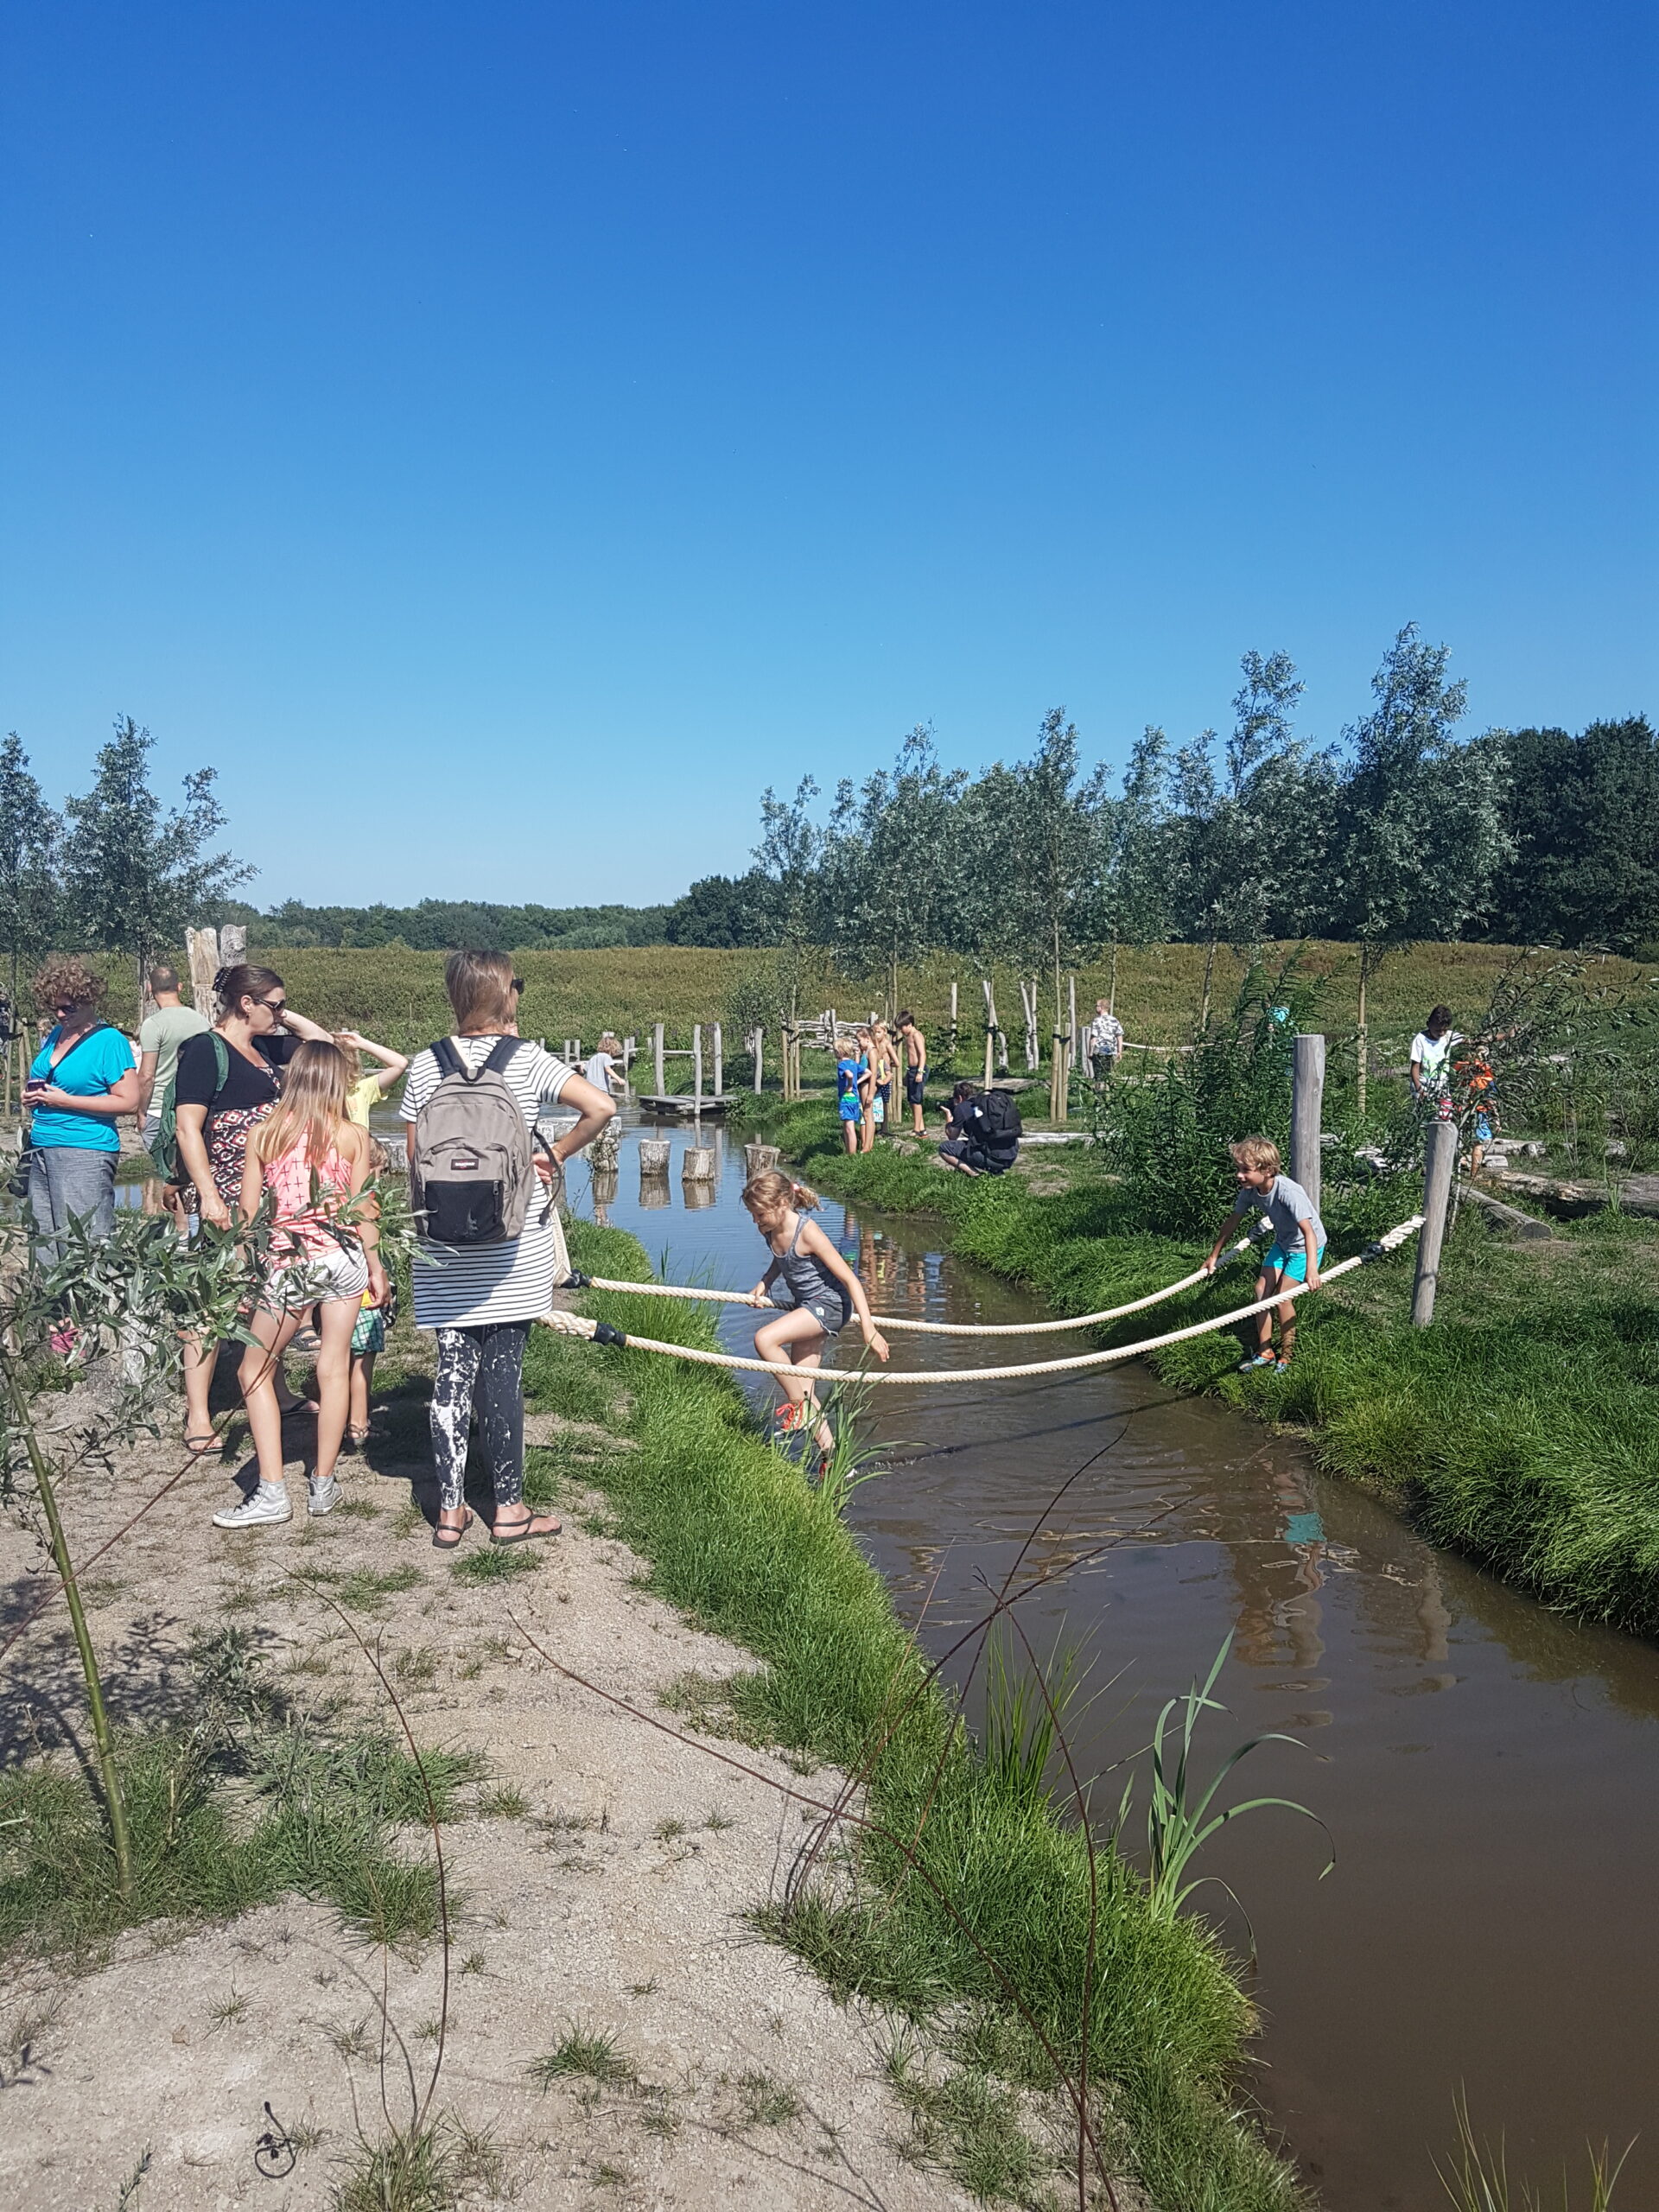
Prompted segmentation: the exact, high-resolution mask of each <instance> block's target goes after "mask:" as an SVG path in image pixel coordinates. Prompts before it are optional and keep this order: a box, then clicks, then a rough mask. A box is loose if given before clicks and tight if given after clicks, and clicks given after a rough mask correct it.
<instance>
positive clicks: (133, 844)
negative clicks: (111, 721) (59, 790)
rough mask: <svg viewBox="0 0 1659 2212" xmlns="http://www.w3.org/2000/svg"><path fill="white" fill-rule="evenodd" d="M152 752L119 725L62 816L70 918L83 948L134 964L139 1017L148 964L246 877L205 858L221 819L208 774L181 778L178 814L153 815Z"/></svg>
mask: <svg viewBox="0 0 1659 2212" xmlns="http://www.w3.org/2000/svg"><path fill="white" fill-rule="evenodd" d="M155 742H156V741H155V739H154V738H153V737H151V735H150V734H149V731H148V730H147V729H140V728H139V727H138V725H137V722H136V721H134V720H133V719H132V716H131V715H123V716H121V717H120V718H119V719H118V721H117V722H116V725H115V735H114V736H113V737H112V738H111V741H110V742H109V743H108V744H107V745H105V746H102V747H99V754H98V759H97V761H96V763H95V772H94V775H93V780H92V789H91V790H90V791H88V792H86V795H85V797H84V798H72V799H69V800H67V802H66V803H65V807H64V812H65V814H66V816H67V821H68V827H67V832H66V835H65V837H64V841H63V861H64V874H65V876H66V878H67V903H68V906H69V909H70V912H71V913H72V915H73V918H74V922H75V925H76V926H77V928H78V929H79V932H80V934H81V936H82V938H83V940H84V941H85V942H86V943H87V944H92V945H95V946H97V947H98V948H99V950H103V951H106V952H124V953H125V954H126V955H127V956H128V957H129V958H130V959H131V960H132V961H133V963H134V964H135V967H136V969H137V982H138V1002H139V1004H140V1006H141V1007H142V1005H143V990H144V970H145V969H147V968H148V967H149V963H150V962H151V961H152V960H153V959H154V958H155V957H156V956H157V955H158V954H160V953H162V952H164V951H166V950H168V948H169V947H170V946H173V945H176V944H182V942H183V939H184V931H185V927H186V925H187V924H188V923H189V922H190V921H192V920H193V919H194V918H196V917H197V916H198V915H199V914H200V912H201V910H202V908H203V907H204V906H209V905H211V904H213V903H214V902H215V901H217V900H219V899H223V898H225V897H226V896H227V895H228V893H231V892H232V891H233V890H234V889H235V888H236V887H237V885H238V883H244V882H245V881H246V880H247V879H248V877H249V876H251V874H253V873H254V871H253V869H252V868H249V867H246V866H245V864H244V863H243V862H242V861H238V860H236V859H234V858H233V857H232V855H231V854H230V853H228V852H224V851H218V852H215V851H213V849H212V847H213V841H214V840H215V839H216V838H217V837H218V836H219V831H220V830H221V829H223V828H224V827H225V810H224V809H223V807H221V806H220V804H219V800H218V798H217V796H216V795H215V793H214V791H213V781H214V778H213V770H212V769H211V768H198V769H196V770H195V771H194V773H192V774H190V775H188V776H187V777H186V778H185V779H184V804H183V805H182V806H176V807H173V808H170V809H168V810H167V811H166V812H165V813H164V812H163V811H162V802H161V800H160V799H159V798H157V797H156V793H155V791H153V790H152V789H151V787H150V781H149V754H150V751H151V749H152V747H154V745H155Z"/></svg>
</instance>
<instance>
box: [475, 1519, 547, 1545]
mask: <svg viewBox="0 0 1659 2212" xmlns="http://www.w3.org/2000/svg"><path fill="white" fill-rule="evenodd" d="M538 1521H543V1522H547V1524H548V1525H547V1526H546V1527H545V1528H543V1529H538V1528H537V1526H536V1523H537V1522H538ZM563 1529H564V1523H563V1521H561V1520H560V1519H559V1517H558V1516H557V1515H556V1514H554V1513H532V1514H531V1516H529V1518H528V1519H527V1520H524V1521H510V1522H508V1523H507V1528H506V1531H505V1535H504V1534H503V1533H502V1531H501V1524H500V1522H497V1523H496V1525H495V1527H494V1528H493V1529H491V1531H490V1541H491V1542H492V1543H493V1544H504V1545H505V1544H533V1543H540V1542H541V1541H542V1540H543V1538H544V1537H547V1536H556V1535H562V1534H563Z"/></svg>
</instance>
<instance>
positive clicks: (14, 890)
mask: <svg viewBox="0 0 1659 2212" xmlns="http://www.w3.org/2000/svg"><path fill="white" fill-rule="evenodd" d="M61 830H62V824H61V823H60V822H59V820H58V817H57V816H56V815H55V814H54V812H53V811H52V810H51V808H50V807H49V806H48V804H47V803H46V801H45V799H44V798H42V797H41V787H40V785H39V784H38V783H37V782H36V781H35V778H34V776H33V775H31V774H30V772H29V755H28V753H25V752H24V750H23V748H22V741H21V740H20V739H19V737H18V735H17V733H16V730H13V731H12V732H11V734H10V736H9V737H7V738H6V740H5V741H4V742H3V744H0V946H3V950H4V951H5V954H6V957H7V959H8V961H9V963H10V1004H11V1007H12V1012H13V1016H14V1019H15V1018H16V1008H17V971H18V969H19V968H20V967H21V966H22V964H23V963H25V962H29V961H33V960H36V959H38V958H39V957H41V954H43V953H44V952H46V951H48V950H49V949H50V947H51V944H52V939H53V936H54V931H55V928H56V924H57V920H58V914H59V909H60V899H59V893H58V875H57V864H56V863H57V845H58V840H59V837H60V834H61Z"/></svg>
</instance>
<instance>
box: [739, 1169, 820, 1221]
mask: <svg viewBox="0 0 1659 2212" xmlns="http://www.w3.org/2000/svg"><path fill="white" fill-rule="evenodd" d="M743 1203H744V1205H746V1206H747V1208H748V1210H749V1211H750V1212H751V1213H777V1212H781V1211H786V1210H787V1209H788V1208H789V1207H790V1206H796V1207H798V1209H799V1210H800V1211H801V1212H802V1213H816V1212H817V1210H818V1208H819V1207H820V1206H821V1205H823V1199H822V1198H820V1197H819V1196H818V1194H817V1192H816V1191H809V1190H808V1189H807V1187H806V1185H805V1184H804V1183H798V1182H796V1181H795V1180H794V1179H793V1177H791V1176H789V1175H782V1174H779V1172H778V1170H777V1169H776V1168H775V1167H763V1168H762V1169H761V1170H760V1173H759V1174H758V1175H751V1176H750V1178H749V1179H748V1181H747V1183H746V1184H745V1185H743Z"/></svg>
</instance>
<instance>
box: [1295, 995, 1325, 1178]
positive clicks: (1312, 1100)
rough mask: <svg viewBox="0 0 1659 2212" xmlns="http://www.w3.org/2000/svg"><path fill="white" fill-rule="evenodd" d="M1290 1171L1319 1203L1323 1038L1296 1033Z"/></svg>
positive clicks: (1323, 1081) (1323, 1060) (1323, 1074)
mask: <svg viewBox="0 0 1659 2212" xmlns="http://www.w3.org/2000/svg"><path fill="white" fill-rule="evenodd" d="M1290 1085H1291V1088H1290V1173H1291V1179H1292V1181H1293V1182H1297V1183H1300V1185H1301V1186H1302V1188H1303V1189H1304V1190H1305V1191H1306V1192H1307V1195H1308V1197H1309V1198H1312V1199H1313V1203H1314V1205H1316V1206H1317V1205H1319V1168H1320V1160H1319V1121H1320V1117H1321V1116H1322V1114H1323V1112H1324V1102H1325V1039H1324V1038H1323V1037H1298V1038H1297V1039H1295V1041H1294V1044H1293V1045H1292V1046H1291V1076H1290Z"/></svg>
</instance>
